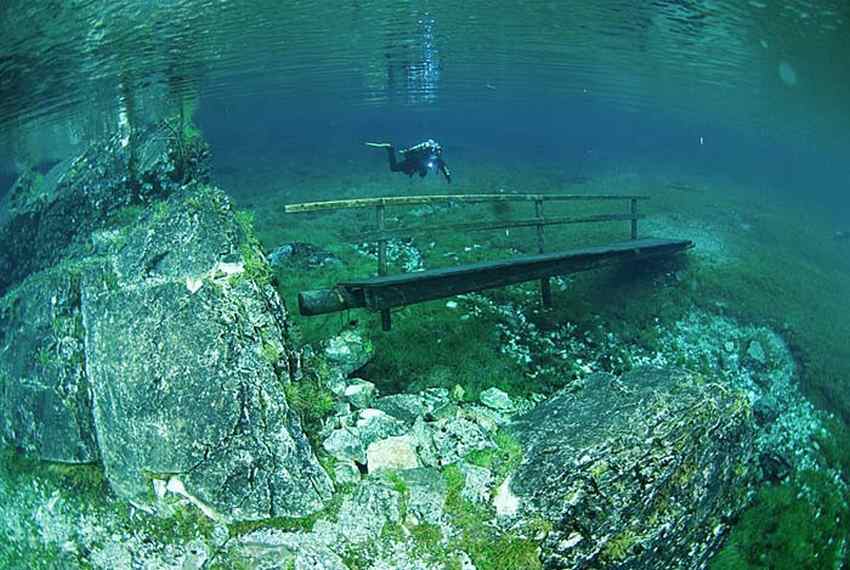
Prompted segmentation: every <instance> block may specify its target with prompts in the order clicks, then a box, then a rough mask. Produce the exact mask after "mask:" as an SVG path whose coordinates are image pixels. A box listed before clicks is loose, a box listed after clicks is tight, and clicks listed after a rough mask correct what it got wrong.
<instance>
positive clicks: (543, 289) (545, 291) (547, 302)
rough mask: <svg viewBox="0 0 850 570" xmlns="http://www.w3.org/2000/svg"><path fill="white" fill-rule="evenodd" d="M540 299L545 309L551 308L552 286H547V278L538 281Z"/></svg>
mask: <svg viewBox="0 0 850 570" xmlns="http://www.w3.org/2000/svg"><path fill="white" fill-rule="evenodd" d="M540 299H541V300H542V301H543V306H544V307H545V308H547V309H548V308H550V307H551V306H552V286H551V285H550V284H549V278H548V277H544V278H543V279H541V280H540Z"/></svg>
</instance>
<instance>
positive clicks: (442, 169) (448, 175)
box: [437, 158, 452, 184]
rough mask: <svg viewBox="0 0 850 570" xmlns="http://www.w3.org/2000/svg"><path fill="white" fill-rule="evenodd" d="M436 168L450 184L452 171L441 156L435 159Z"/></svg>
mask: <svg viewBox="0 0 850 570" xmlns="http://www.w3.org/2000/svg"><path fill="white" fill-rule="evenodd" d="M437 168H438V169H439V170H440V172H442V173H443V176H445V177H446V182H448V183H449V184H451V183H452V173H451V171H450V170H449V167H448V165H447V164H446V163H445V161H444V160H443V159H442V158H438V159H437Z"/></svg>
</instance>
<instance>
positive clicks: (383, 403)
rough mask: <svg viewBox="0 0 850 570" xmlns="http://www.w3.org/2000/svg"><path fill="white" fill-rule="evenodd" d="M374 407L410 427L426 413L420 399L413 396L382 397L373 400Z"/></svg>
mask: <svg viewBox="0 0 850 570" xmlns="http://www.w3.org/2000/svg"><path fill="white" fill-rule="evenodd" d="M374 407H375V408H376V409H378V410H381V411H382V412H384V413H386V414H389V415H391V416H393V417H394V418H397V419H399V420H401V421H403V422H405V423H407V424H410V425H413V423H414V422H415V421H416V419H417V418H419V417H422V416H424V415H425V413H426V412H427V408H426V406H425V403H424V402H423V401H422V398H420V397H419V396H416V395H414V394H392V395H391V396H383V397H381V398H378V399H377V400H375V403H374Z"/></svg>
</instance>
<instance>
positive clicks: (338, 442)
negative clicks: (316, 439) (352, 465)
mask: <svg viewBox="0 0 850 570" xmlns="http://www.w3.org/2000/svg"><path fill="white" fill-rule="evenodd" d="M322 447H324V448H325V450H326V451H327V452H328V453H330V454H331V455H332V456H334V457H336V458H337V459H342V460H349V459H350V460H353V461H359V462H361V463H363V462H364V461H365V460H366V451H365V449H363V443H362V442H361V441H360V438H359V437H357V434H355V433H354V432H353V431H352V430H350V429H348V428H343V429H337V430H334V431H333V432H332V433H331V435H329V436H328V437H327V439H325V441H324V442H323V443H322Z"/></svg>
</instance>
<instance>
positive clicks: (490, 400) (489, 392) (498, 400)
mask: <svg viewBox="0 0 850 570" xmlns="http://www.w3.org/2000/svg"><path fill="white" fill-rule="evenodd" d="M479 399H480V400H481V403H482V404H484V405H485V406H487V407H488V408H492V409H494V410H500V411H507V410H512V409H513V408H514V403H513V401H511V397H510V396H508V395H507V394H506V393H505V392H503V391H501V390H499V389H498V388H496V387H495V386H494V387H492V388H487V389H486V390H484V391H483V392H481V395H480V396H479Z"/></svg>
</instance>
